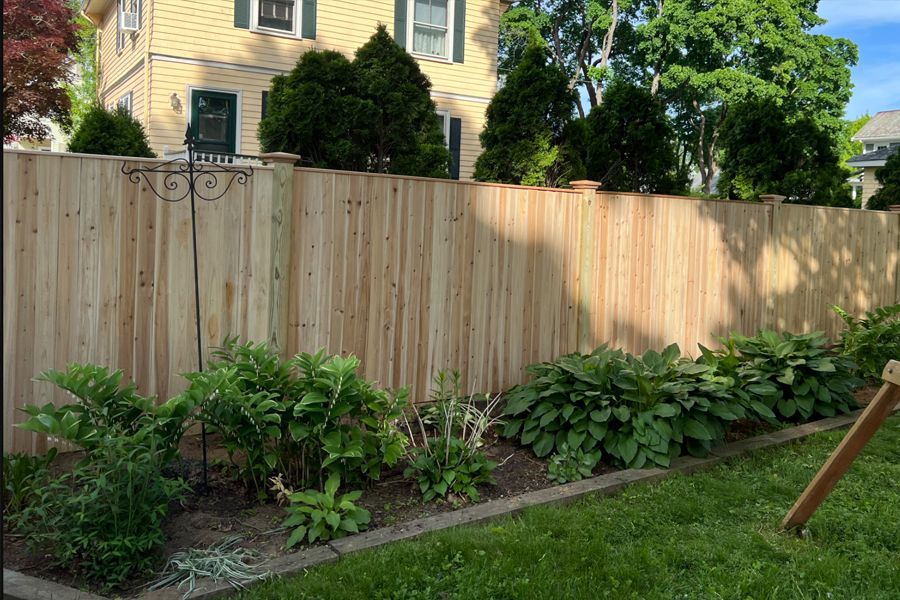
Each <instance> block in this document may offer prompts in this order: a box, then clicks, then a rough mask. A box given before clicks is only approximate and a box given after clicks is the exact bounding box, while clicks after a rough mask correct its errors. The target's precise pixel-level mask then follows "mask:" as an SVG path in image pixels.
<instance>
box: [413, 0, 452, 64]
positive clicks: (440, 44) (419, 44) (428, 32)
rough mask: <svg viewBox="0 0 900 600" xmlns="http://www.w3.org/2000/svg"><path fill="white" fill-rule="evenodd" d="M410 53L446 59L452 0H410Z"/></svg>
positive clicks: (448, 48)
mask: <svg viewBox="0 0 900 600" xmlns="http://www.w3.org/2000/svg"><path fill="white" fill-rule="evenodd" d="M410 3H411V4H412V13H413V18H412V38H413V39H412V51H413V52H415V53H416V54H427V55H429V56H440V57H442V58H448V57H449V52H450V11H451V9H452V8H453V7H452V4H453V0H411V2H410Z"/></svg>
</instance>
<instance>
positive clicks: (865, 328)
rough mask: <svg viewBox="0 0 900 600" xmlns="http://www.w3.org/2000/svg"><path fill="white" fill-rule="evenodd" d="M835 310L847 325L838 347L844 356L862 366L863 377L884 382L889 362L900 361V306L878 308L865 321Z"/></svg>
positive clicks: (868, 313) (833, 307)
mask: <svg viewBox="0 0 900 600" xmlns="http://www.w3.org/2000/svg"><path fill="white" fill-rule="evenodd" d="M831 308H832V309H833V310H834V312H836V313H837V314H838V316H839V317H841V319H843V321H844V323H846V324H847V328H846V329H845V330H843V331H842V332H841V340H840V343H839V344H838V348H839V349H840V352H841V354H843V355H845V356H847V357H849V358H850V359H852V360H853V362H855V363H856V364H857V365H858V366H859V373H860V374H861V375H862V376H864V377H869V378H872V379H880V378H881V373H882V371H883V370H884V366H885V365H886V364H887V363H888V361H889V360H891V359H896V358H900V304H894V305H892V306H883V307H879V308H876V309H875V310H874V311H873V312H867V313H866V316H865V318H863V319H857V318H855V317H854V316H853V315H851V314H849V313H847V312H846V311H845V310H842V309H841V308H840V307H838V306H832V307H831Z"/></svg>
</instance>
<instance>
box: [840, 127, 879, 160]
mask: <svg viewBox="0 0 900 600" xmlns="http://www.w3.org/2000/svg"><path fill="white" fill-rule="evenodd" d="M871 118H872V117H871V115H869V113H866V114H864V115H863V116H861V117H857V118H856V119H851V120H845V121H844V129H843V131H842V134H841V139H840V142H841V143H840V150H841V166H843V167H845V168H847V169H850V166H849V165H848V164H847V161H848V160H850V159H851V158H853V157H854V156H856V155H857V154H862V153H863V150H864V148H863V143H862V142H854V141H853V136H854V135H856V133H857V132H858V131H859V130H860V129H862V127H863V125H865V124H866V123H868V122H869V119H871Z"/></svg>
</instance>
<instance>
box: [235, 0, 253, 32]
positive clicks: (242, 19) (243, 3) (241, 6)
mask: <svg viewBox="0 0 900 600" xmlns="http://www.w3.org/2000/svg"><path fill="white" fill-rule="evenodd" d="M234 26H235V27H240V28H241V29H250V0H234Z"/></svg>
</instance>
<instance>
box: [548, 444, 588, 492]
mask: <svg viewBox="0 0 900 600" xmlns="http://www.w3.org/2000/svg"><path fill="white" fill-rule="evenodd" d="M599 462H600V450H595V451H593V452H585V451H584V450H582V449H581V448H578V449H576V450H575V451H572V449H571V448H569V445H568V444H563V447H562V448H561V449H560V451H559V452H557V453H556V454H554V455H553V456H551V457H550V464H548V465H547V478H548V479H549V480H550V481H554V482H556V483H568V482H570V481H580V480H582V479H584V478H585V477H590V476H591V475H592V474H593V472H594V468H595V467H596V466H597V463H599Z"/></svg>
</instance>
